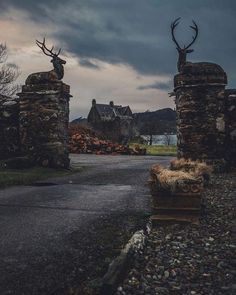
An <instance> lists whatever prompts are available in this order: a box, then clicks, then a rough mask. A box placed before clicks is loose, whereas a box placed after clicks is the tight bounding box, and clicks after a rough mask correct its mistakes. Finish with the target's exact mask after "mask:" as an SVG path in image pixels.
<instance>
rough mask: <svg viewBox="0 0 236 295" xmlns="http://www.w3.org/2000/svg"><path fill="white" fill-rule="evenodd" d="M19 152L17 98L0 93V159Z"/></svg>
mask: <svg viewBox="0 0 236 295" xmlns="http://www.w3.org/2000/svg"><path fill="white" fill-rule="evenodd" d="M19 152H20V143H19V99H18V98H10V97H6V96H2V95H0V159H1V160H2V159H7V158H10V157H14V156H17V155H19Z"/></svg>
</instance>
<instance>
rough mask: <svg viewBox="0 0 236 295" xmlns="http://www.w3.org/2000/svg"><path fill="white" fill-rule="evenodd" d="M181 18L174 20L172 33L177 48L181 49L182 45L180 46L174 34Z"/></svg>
mask: <svg viewBox="0 0 236 295" xmlns="http://www.w3.org/2000/svg"><path fill="white" fill-rule="evenodd" d="M180 19H181V17H178V18H177V19H176V20H175V21H173V23H172V24H171V35H172V40H173V41H174V42H175V44H176V46H177V48H179V49H181V47H180V46H179V43H178V42H177V41H176V39H175V35H174V31H175V28H176V27H177V26H178V24H179V20H180Z"/></svg>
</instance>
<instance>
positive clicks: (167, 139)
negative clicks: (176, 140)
mask: <svg viewBox="0 0 236 295" xmlns="http://www.w3.org/2000/svg"><path fill="white" fill-rule="evenodd" d="M163 142H164V144H165V145H168V146H169V145H171V144H172V143H173V140H172V136H171V134H169V133H164V136H163Z"/></svg>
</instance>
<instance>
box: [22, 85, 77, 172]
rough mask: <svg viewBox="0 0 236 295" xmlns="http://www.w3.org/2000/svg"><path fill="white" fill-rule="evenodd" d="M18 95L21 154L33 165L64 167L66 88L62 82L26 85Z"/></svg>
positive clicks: (67, 165)
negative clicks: (28, 158) (27, 157)
mask: <svg viewBox="0 0 236 295" xmlns="http://www.w3.org/2000/svg"><path fill="white" fill-rule="evenodd" d="M18 95H19V97H20V141H21V152H22V153H23V154H25V155H27V156H29V157H30V159H31V160H32V161H33V162H34V163H35V164H38V165H41V166H44V167H53V168H68V167H69V163H70V160H69V152H68V123H69V99H70V96H71V95H70V87H69V86H68V85H66V84H64V83H63V82H62V81H57V82H55V81H52V82H50V81H49V82H47V83H35V84H27V83H26V85H24V86H23V87H22V92H21V93H19V94H18Z"/></svg>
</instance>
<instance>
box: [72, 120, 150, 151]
mask: <svg viewBox="0 0 236 295" xmlns="http://www.w3.org/2000/svg"><path fill="white" fill-rule="evenodd" d="M69 150H70V152H71V153H75V154H96V155H145V154H146V149H142V148H140V147H139V146H136V147H135V148H130V147H128V146H125V145H121V144H118V143H114V142H112V141H109V140H105V139H102V135H101V134H98V133H97V132H95V131H94V130H92V129H90V128H88V127H85V126H81V125H78V124H77V125H72V124H71V125H70V128H69Z"/></svg>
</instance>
